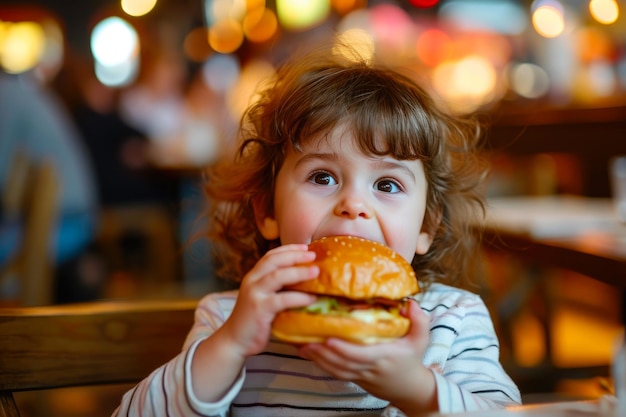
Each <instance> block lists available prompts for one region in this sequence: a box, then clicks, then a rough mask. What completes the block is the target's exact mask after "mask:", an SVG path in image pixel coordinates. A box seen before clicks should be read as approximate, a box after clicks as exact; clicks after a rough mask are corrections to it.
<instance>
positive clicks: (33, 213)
mask: <svg viewBox="0 0 626 417" xmlns="http://www.w3.org/2000/svg"><path fill="white" fill-rule="evenodd" d="M59 189H60V184H59V178H58V174H57V172H56V169H55V167H54V166H53V165H52V164H51V163H49V162H47V161H42V162H40V163H35V162H33V161H32V160H30V159H29V158H28V157H27V156H26V155H25V154H23V153H20V152H18V153H17V155H16V157H15V159H14V160H13V165H12V167H11V170H10V174H9V180H8V184H7V188H6V190H5V191H6V192H5V193H4V194H3V195H2V204H3V210H4V211H5V213H4V215H5V218H6V219H7V221H11V222H19V223H20V225H21V226H20V228H21V235H22V239H21V244H20V245H19V247H18V248H17V253H16V255H15V256H14V257H13V258H12V259H11V260H10V261H9V262H8V263H7V264H6V265H3V266H2V268H1V269H0V282H2V281H3V280H11V279H15V280H17V281H18V282H19V287H20V294H19V295H18V297H17V299H16V300H9V302H12V303H15V304H18V305H23V306H33V305H46V304H51V303H52V301H53V297H54V282H53V270H54V267H53V259H52V255H51V254H50V250H49V245H50V238H51V235H52V233H53V230H54V225H55V219H56V217H57V198H58V194H59ZM16 244H17V242H16ZM5 301H6V300H5Z"/></svg>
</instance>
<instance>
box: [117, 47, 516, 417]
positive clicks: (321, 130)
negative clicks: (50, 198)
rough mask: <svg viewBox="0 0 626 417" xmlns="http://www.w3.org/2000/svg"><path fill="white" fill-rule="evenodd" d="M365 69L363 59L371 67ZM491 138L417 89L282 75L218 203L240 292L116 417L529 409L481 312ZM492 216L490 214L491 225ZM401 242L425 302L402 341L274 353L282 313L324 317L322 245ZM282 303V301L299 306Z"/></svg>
mask: <svg viewBox="0 0 626 417" xmlns="http://www.w3.org/2000/svg"><path fill="white" fill-rule="evenodd" d="M353 58H354V57H353ZM477 133H478V130H477V129H476V127H475V126H473V125H471V124H469V123H468V124H466V122H462V121H460V120H457V119H456V118H453V117H451V116H449V115H447V114H445V113H443V112H441V111H440V110H438V109H437V107H436V106H435V103H434V102H433V100H432V99H430V98H429V96H428V95H427V93H426V92H425V90H423V89H422V88H420V87H418V86H417V85H416V84H415V83H414V82H413V81H412V80H411V79H410V78H409V77H407V76H403V75H401V74H400V73H398V72H394V71H391V70H389V69H384V68H379V67H377V66H374V65H373V64H369V63H367V62H366V61H364V60H361V61H354V60H351V59H346V58H342V57H341V56H339V55H333V54H330V53H329V54H310V55H309V56H308V57H305V58H303V59H300V60H294V61H292V62H291V63H290V64H287V65H286V66H283V67H282V68H280V69H279V70H278V72H277V74H276V76H275V78H274V79H273V81H272V82H271V83H270V84H269V85H267V86H266V88H265V89H264V90H263V91H262V92H261V93H260V95H259V96H258V100H257V101H255V102H254V104H252V105H251V107H250V108H249V109H248V111H247V112H246V114H245V117H244V119H243V123H242V129H241V139H242V142H241V145H240V147H239V150H238V153H237V155H236V157H235V158H234V161H232V162H230V163H229V164H227V165H225V166H221V167H219V168H218V169H215V170H214V171H213V172H212V173H211V175H210V176H209V179H208V182H207V191H208V195H209V197H210V200H211V201H212V203H213V210H212V213H211V215H212V220H213V222H212V227H213V229H214V230H213V231H212V237H213V238H214V241H215V242H216V243H218V244H220V246H221V249H222V250H221V251H220V258H219V259H220V261H221V262H220V263H221V264H222V266H223V268H222V272H223V273H224V274H225V275H226V276H229V277H231V278H234V279H235V280H236V281H238V282H239V289H238V291H231V292H225V293H218V294H210V295H208V296H206V297H205V298H204V299H202V300H201V301H200V304H199V306H198V309H197V312H196V321H195V324H194V326H193V328H192V330H191V332H190V333H189V336H188V338H187V341H186V343H185V345H184V347H183V351H182V353H181V354H180V355H179V356H178V357H176V358H174V359H172V360H171V361H170V362H169V363H167V364H165V365H164V366H163V367H161V368H159V369H157V370H156V371H155V372H154V373H153V374H152V375H150V376H149V377H148V378H146V379H145V380H144V381H143V382H141V383H140V384H139V385H137V386H136V387H135V388H134V389H132V390H131V391H129V392H128V393H127V394H126V395H125V396H124V398H123V401H122V404H121V405H120V407H119V408H118V410H117V411H116V413H115V414H114V415H116V416H128V415H132V416H174V415H176V416H182V415H184V416H226V415H232V416H263V415H272V416H279V415H280V416H283V415H284V416H331V415H332V416H334V415H384V416H392V415H408V416H411V415H417V414H421V413H424V412H430V411H439V412H447V413H448V412H458V411H464V410H480V409H487V408H494V407H504V406H506V405H511V404H518V403H519V402H520V395H519V391H518V389H517V387H516V386H515V384H514V383H513V382H512V381H511V379H510V378H509V377H508V376H507V375H506V373H505V372H504V371H503V369H502V367H501V365H500V363H499V359H498V355H499V345H498V340H497V337H496V334H495V332H494V328H493V324H492V322H491V319H490V317H489V313H488V311H487V309H486V307H485V305H484V304H483V302H482V301H481V299H480V298H479V297H478V296H476V295H474V294H472V293H470V292H468V291H465V290H461V289H457V288H455V287H453V286H449V284H454V285H465V284H466V283H467V280H468V279H469V276H468V275H467V274H468V272H469V268H466V266H467V265H469V262H470V260H471V259H470V258H471V257H472V256H473V255H475V254H474V253H473V250H474V249H476V245H475V244H473V243H472V242H473V234H472V232H471V231H470V229H469V222H468V219H469V218H470V216H472V215H473V212H474V211H476V212H478V213H482V211H481V209H482V208H483V206H482V199H481V196H480V194H479V192H478V189H477V187H478V186H479V184H480V178H481V177H482V172H481V171H480V170H476V169H475V167H476V166H477V165H476V164H475V155H474V151H475V145H476V143H475V142H476V139H477V138H476V137H477ZM474 209H477V210H474ZM329 235H356V236H360V237H365V238H369V239H371V240H376V241H379V242H383V243H385V244H386V245H388V246H390V247H391V248H392V249H394V250H395V251H396V252H398V253H399V254H400V255H402V256H403V257H405V258H406V259H407V260H408V261H409V262H411V261H412V265H413V267H414V269H415V270H416V272H417V276H418V277H419V279H420V284H421V292H420V293H419V294H417V295H416V296H415V297H414V300H413V301H411V302H410V303H409V307H408V308H407V309H406V311H404V312H403V313H404V314H405V315H406V316H407V317H408V318H409V319H410V320H411V322H412V325H411V329H410V331H409V333H408V334H407V335H406V336H405V337H403V338H401V339H399V340H397V341H395V342H392V343H385V344H379V345H367V346H364V345H356V344H351V343H348V342H346V341H343V340H339V339H329V340H327V341H326V342H325V343H322V344H309V345H303V346H299V347H298V346H292V345H289V344H285V343H280V342H277V341H274V340H271V339H270V325H271V323H272V320H273V318H274V316H275V315H276V313H277V312H279V311H281V310H283V309H285V308H292V307H297V306H305V305H308V304H310V303H312V302H313V301H314V299H315V298H314V296H312V295H308V294H304V293H299V292H295V291H285V290H282V288H283V287H285V286H287V285H289V284H293V283H296V282H300V281H303V280H307V279H311V278H314V277H315V276H316V275H317V273H318V270H317V267H310V266H302V265H301V264H303V263H306V262H309V261H312V260H313V258H314V255H315V254H314V253H312V252H308V251H307V244H308V243H310V242H311V241H312V240H314V239H317V238H321V237H323V236H329ZM281 290H282V291H281Z"/></svg>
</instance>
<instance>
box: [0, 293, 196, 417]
mask: <svg viewBox="0 0 626 417" xmlns="http://www.w3.org/2000/svg"><path fill="white" fill-rule="evenodd" d="M196 305H197V301H195V300H175V301H123V302H97V303H85V304H73V305H57V306H50V307H28V308H11V309H8V308H7V309H0V335H2V336H1V337H0V417H19V416H20V412H19V410H18V407H17V403H16V401H15V398H14V397H13V393H14V392H18V391H36V390H46V389H52V388H61V387H81V386H89V385H108V384H120V383H134V382H138V381H140V380H141V379H143V378H145V377H146V376H148V375H149V373H150V372H151V371H153V370H154V369H156V368H157V367H159V366H160V365H162V364H164V363H165V362H167V361H168V360H169V359H171V358H173V357H174V356H176V355H177V354H178V353H179V352H180V351H181V348H182V345H183V342H184V339H185V337H186V335H187V333H188V331H189V330H190V328H191V326H192V324H193V315H194V309H195V307H196ZM111 412H113V410H111Z"/></svg>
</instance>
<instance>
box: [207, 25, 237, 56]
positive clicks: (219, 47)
mask: <svg viewBox="0 0 626 417" xmlns="http://www.w3.org/2000/svg"><path fill="white" fill-rule="evenodd" d="M242 43H243V29H242V27H241V23H239V22H238V21H237V20H235V19H231V18H227V19H222V20H220V21H218V22H216V23H214V24H213V25H212V26H211V27H210V28H209V45H210V46H211V48H213V49H214V50H215V51H216V52H220V53H222V54H230V53H231V52H234V51H236V50H237V49H238V48H239V47H240V46H241V44H242Z"/></svg>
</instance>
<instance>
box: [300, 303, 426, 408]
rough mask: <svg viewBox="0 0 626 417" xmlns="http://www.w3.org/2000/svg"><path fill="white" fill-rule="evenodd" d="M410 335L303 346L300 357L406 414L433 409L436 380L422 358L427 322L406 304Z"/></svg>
mask: <svg viewBox="0 0 626 417" xmlns="http://www.w3.org/2000/svg"><path fill="white" fill-rule="evenodd" d="M405 313H406V316H407V317H409V319H410V320H411V328H410V330H409V333H408V334H407V335H406V336H405V337H403V338H401V339H398V340H396V341H394V342H392V343H383V344H377V345H357V344H353V343H349V342H346V341H343V340H340V339H329V340H327V341H326V343H323V344H310V345H305V346H303V347H302V348H301V349H300V354H301V355H302V356H303V357H305V358H307V359H310V360H312V361H314V362H315V363H317V364H318V365H319V366H320V367H321V368H323V369H324V370H325V371H326V372H328V373H329V374H331V375H333V376H334V377H335V378H338V379H341V380H347V381H353V382H355V383H357V384H359V385H360V386H361V387H363V388H364V389H365V390H367V391H368V392H369V393H370V394H372V395H374V396H377V397H379V398H383V399H386V400H389V401H390V402H391V403H392V405H394V406H396V407H398V408H400V409H402V410H403V411H404V412H405V413H406V414H407V415H411V414H413V413H415V412H418V411H427V410H432V409H433V408H432V407H436V397H435V395H436V391H435V381H434V376H433V375H432V373H431V372H430V371H429V370H428V369H426V368H425V367H424V365H423V362H422V359H423V356H424V352H425V351H426V347H427V346H428V342H429V337H430V336H429V319H428V317H427V316H426V314H424V312H423V311H421V309H420V308H419V305H418V304H417V302H416V301H414V300H411V301H409V302H408V303H407V311H406V312H405Z"/></svg>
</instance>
